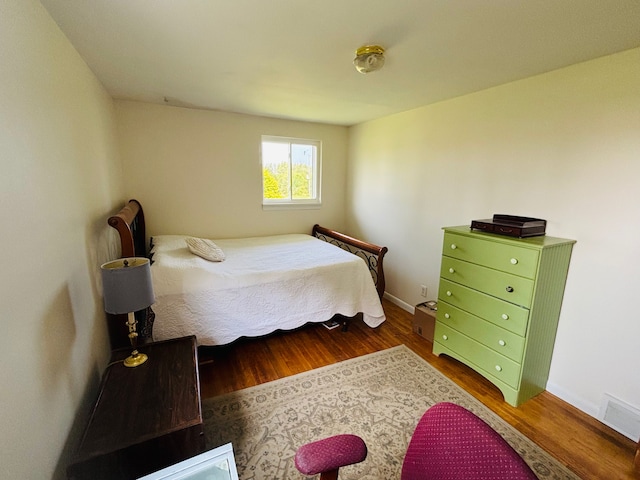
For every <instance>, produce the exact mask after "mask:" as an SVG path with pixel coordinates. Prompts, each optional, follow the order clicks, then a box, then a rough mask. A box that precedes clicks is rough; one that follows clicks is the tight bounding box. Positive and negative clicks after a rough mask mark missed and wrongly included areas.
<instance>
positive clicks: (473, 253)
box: [442, 232, 539, 278]
mask: <svg viewBox="0 0 640 480" xmlns="http://www.w3.org/2000/svg"><path fill="white" fill-rule="evenodd" d="M442 254H443V255H446V256H447V257H453V258H458V259H460V260H465V261H468V262H472V263H476V264H478V265H484V266H485V267H489V268H493V269H496V270H500V271H502V272H507V273H511V274H513V275H518V276H520V277H526V278H535V276H536V271H537V268H538V256H539V252H538V250H534V249H530V248H526V247H518V246H516V245H508V244H503V243H496V242H495V241H490V240H481V239H478V238H470V237H466V236H464V235H457V234H455V233H449V232H445V234H444V242H443V247H442Z"/></svg>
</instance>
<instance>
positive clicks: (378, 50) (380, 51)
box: [353, 45, 384, 73]
mask: <svg viewBox="0 0 640 480" xmlns="http://www.w3.org/2000/svg"><path fill="white" fill-rule="evenodd" d="M353 64H354V65H355V67H356V70H358V71H359V72H360V73H369V72H375V71H376V70H380V69H381V68H382V66H383V65H384V48H382V47H381V46H379V45H365V46H364V47H360V48H359V49H358V50H356V58H354V59H353Z"/></svg>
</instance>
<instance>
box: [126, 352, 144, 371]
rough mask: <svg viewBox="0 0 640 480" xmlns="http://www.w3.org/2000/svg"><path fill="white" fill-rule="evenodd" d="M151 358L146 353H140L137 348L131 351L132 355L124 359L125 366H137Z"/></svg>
mask: <svg viewBox="0 0 640 480" xmlns="http://www.w3.org/2000/svg"><path fill="white" fill-rule="evenodd" d="M148 359H149V357H147V356H146V355H145V354H144V353H140V352H138V351H137V350H134V351H133V352H131V355H130V356H128V357H127V358H125V359H124V362H123V363H124V366H125V367H137V366H138V365H142V364H143V363H144V362H146V361H147V360H148Z"/></svg>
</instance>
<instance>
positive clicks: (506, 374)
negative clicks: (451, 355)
mask: <svg viewBox="0 0 640 480" xmlns="http://www.w3.org/2000/svg"><path fill="white" fill-rule="evenodd" d="M433 339H434V341H435V342H438V343H440V344H441V345H443V346H445V347H446V348H448V349H450V350H452V351H454V352H457V354H458V355H461V356H462V357H464V358H466V359H467V360H468V361H469V363H470V364H472V365H471V366H474V365H475V366H477V367H479V368H480V369H481V370H484V371H485V372H487V373H489V374H490V375H492V376H494V377H496V378H497V379H499V380H501V381H502V382H504V383H506V384H507V385H509V386H511V387H516V388H517V386H518V383H519V382H520V364H519V363H516V362H514V361H513V360H510V359H508V358H507V357H504V356H502V355H500V354H499V353H496V352H494V351H493V350H491V349H489V348H487V347H485V346H484V345H482V344H480V343H478V342H476V341H475V340H473V339H471V338H469V337H467V336H466V335H463V334H462V333H460V332H457V331H456V330H454V329H452V328H449V327H448V326H446V325H444V324H442V323H440V322H437V323H436V330H435V334H434V338H433Z"/></svg>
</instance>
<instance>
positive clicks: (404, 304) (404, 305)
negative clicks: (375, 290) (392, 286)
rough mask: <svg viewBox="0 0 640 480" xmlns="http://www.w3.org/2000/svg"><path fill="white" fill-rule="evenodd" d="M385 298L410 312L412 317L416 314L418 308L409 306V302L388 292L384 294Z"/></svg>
mask: <svg viewBox="0 0 640 480" xmlns="http://www.w3.org/2000/svg"><path fill="white" fill-rule="evenodd" d="M384 298H386V299H387V300H389V301H390V302H391V303H393V304H395V305H397V306H399V307H400V308H401V309H403V310H404V311H406V312H409V313H410V314H411V315H413V314H414V313H416V307H415V306H413V305H409V304H408V303H407V302H403V301H402V300H400V299H399V298H398V297H394V296H393V295H391V294H390V293H388V292H384Z"/></svg>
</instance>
